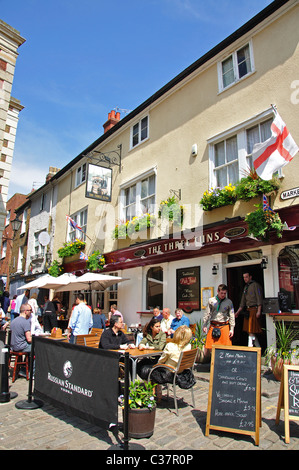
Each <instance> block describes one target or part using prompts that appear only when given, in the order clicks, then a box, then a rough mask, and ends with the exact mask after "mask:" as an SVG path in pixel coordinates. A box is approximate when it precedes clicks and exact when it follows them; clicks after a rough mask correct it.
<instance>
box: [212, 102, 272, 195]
mask: <svg viewBox="0 0 299 470" xmlns="http://www.w3.org/2000/svg"><path fill="white" fill-rule="evenodd" d="M272 121H273V114H272V112H270V111H267V112H265V113H262V114H261V115H260V116H259V117H257V118H253V119H250V120H249V121H247V122H245V123H243V124H240V125H239V126H236V128H234V129H230V130H228V131H227V132H225V133H223V134H222V135H221V136H218V137H216V138H213V139H210V140H209V144H210V146H209V153H210V188H215V187H219V188H223V187H224V186H226V185H228V184H230V183H231V184H236V183H237V182H238V181H239V180H240V179H241V178H243V177H244V176H246V174H248V172H249V171H250V170H251V169H253V161H252V150H253V146H254V144H256V143H258V142H264V141H265V140H267V139H268V138H269V137H270V136H271V124H272Z"/></svg>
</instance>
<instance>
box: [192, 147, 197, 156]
mask: <svg viewBox="0 0 299 470" xmlns="http://www.w3.org/2000/svg"><path fill="white" fill-rule="evenodd" d="M191 155H192V157H196V156H197V144H193V145H192V148H191Z"/></svg>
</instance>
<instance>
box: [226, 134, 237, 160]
mask: <svg viewBox="0 0 299 470" xmlns="http://www.w3.org/2000/svg"><path fill="white" fill-rule="evenodd" d="M237 158H238V145H237V137H236V136H234V137H232V138H231V139H227V141H226V162H232V161H233V160H237Z"/></svg>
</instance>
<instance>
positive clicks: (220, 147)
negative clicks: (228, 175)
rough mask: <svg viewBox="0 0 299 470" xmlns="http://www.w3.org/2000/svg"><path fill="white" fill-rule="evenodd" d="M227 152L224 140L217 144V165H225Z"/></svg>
mask: <svg viewBox="0 0 299 470" xmlns="http://www.w3.org/2000/svg"><path fill="white" fill-rule="evenodd" d="M224 163H225V153H224V142H220V143H219V144H216V145H215V166H220V165H224Z"/></svg>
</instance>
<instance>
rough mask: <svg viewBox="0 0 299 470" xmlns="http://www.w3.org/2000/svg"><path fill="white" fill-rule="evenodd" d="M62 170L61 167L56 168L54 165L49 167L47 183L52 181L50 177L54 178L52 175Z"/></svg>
mask: <svg viewBox="0 0 299 470" xmlns="http://www.w3.org/2000/svg"><path fill="white" fill-rule="evenodd" d="M59 170H60V168H56V167H54V166H50V167H49V173H48V174H47V176H46V183H48V181H50V179H51V178H52V176H54V175H56V173H58V171H59Z"/></svg>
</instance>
